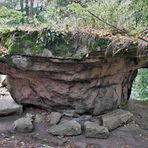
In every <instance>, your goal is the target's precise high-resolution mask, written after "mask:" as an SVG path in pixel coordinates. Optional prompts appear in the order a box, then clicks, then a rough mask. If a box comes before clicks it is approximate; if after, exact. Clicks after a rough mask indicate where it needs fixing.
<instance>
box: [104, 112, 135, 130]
mask: <svg viewBox="0 0 148 148" xmlns="http://www.w3.org/2000/svg"><path fill="white" fill-rule="evenodd" d="M132 117H133V114H132V113H130V112H129V111H124V110H121V109H117V110H114V111H112V112H110V113H107V114H104V115H103V116H102V123H103V126H105V127H106V128H108V130H113V129H115V128H117V127H119V126H121V125H122V124H125V123H127V122H128V121H131V120H132Z"/></svg>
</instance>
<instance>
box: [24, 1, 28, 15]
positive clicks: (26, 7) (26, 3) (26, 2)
mask: <svg viewBox="0 0 148 148" xmlns="http://www.w3.org/2000/svg"><path fill="white" fill-rule="evenodd" d="M25 9H26V15H27V16H29V5H28V0H25Z"/></svg>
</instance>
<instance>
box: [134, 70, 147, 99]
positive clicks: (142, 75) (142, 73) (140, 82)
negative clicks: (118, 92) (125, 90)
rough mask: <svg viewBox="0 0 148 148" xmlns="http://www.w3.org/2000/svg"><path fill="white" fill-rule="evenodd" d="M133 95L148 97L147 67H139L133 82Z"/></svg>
mask: <svg viewBox="0 0 148 148" xmlns="http://www.w3.org/2000/svg"><path fill="white" fill-rule="evenodd" d="M132 97H133V98H137V99H139V98H140V99H148V70H147V69H139V71H138V75H137V77H136V79H135V81H134V83H133V90H132Z"/></svg>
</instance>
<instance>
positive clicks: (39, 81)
mask: <svg viewBox="0 0 148 148" xmlns="http://www.w3.org/2000/svg"><path fill="white" fill-rule="evenodd" d="M44 31H45V33H43V34H42V35H47V36H48V37H49V42H48V43H47V44H48V46H47V47H49V49H47V52H48V50H49V51H50V50H51V52H52V55H51V56H52V57H45V55H44V54H43V53H44V51H45V50H44V49H45V47H44V46H43V45H45V42H42V43H41V45H42V46H41V48H42V49H41V53H39V54H36V53H34V54H31V55H26V54H25V51H26V44H25V42H27V41H28V39H31V41H32V42H29V43H30V45H28V46H29V47H28V48H29V49H30V50H31V49H32V48H33V47H34V48H35V47H36V45H35V44H34V43H36V42H35V41H38V35H40V34H39V33H38V31H37V30H36V31H32V32H27V33H26V31H21V30H20V31H13V32H12V33H10V34H9V35H10V38H12V37H13V39H16V40H14V41H15V43H14V46H13V47H12V48H13V53H14V54H12V55H9V54H8V55H6V56H3V57H1V58H0V67H1V68H0V73H3V74H6V75H8V79H7V81H8V86H7V87H8V88H9V91H10V93H11V95H12V97H13V98H14V99H15V101H16V102H19V103H22V104H33V105H36V106H39V107H42V108H45V109H47V110H54V111H59V110H75V112H76V113H79V114H84V113H89V114H93V115H100V114H102V113H104V112H106V111H109V110H113V109H116V108H118V107H119V106H121V105H123V104H126V103H127V101H128V99H129V96H130V92H131V87H132V82H133V80H134V78H135V77H136V74H137V69H138V68H140V67H148V58H147V57H148V44H144V45H143V43H141V42H140V43H139V42H137V44H134V43H133V41H132V40H131V39H127V38H126V37H122V38H121V39H116V38H115V39H114V37H113V38H111V37H110V36H109V37H100V36H99V35H94V34H88V33H81V32H78V33H75V34H66V33H64V34H63V35H64V36H63V37H64V38H61V37H62V35H61V34H62V33H60V34H59V32H57V33H56V32H52V31H49V30H47V29H45V30H43V32H44ZM48 31H49V32H48ZM24 34H25V35H26V36H28V37H27V39H26V36H25V39H26V40H27V41H22V40H20V39H19V38H18V36H19V37H24ZM52 35H57V36H56V37H54V39H55V40H56V41H53V40H52V39H51V38H50V37H51V36H52ZM31 37H32V38H31ZM21 39H22V38H21ZM59 40H60V42H59ZM18 41H20V42H19V47H20V48H19V50H18V49H15V47H16V46H15V44H17V43H18ZM86 43H87V44H86ZM101 43H103V44H101ZM141 46H142V48H140V47H141ZM39 47H40V46H39ZM28 48H27V49H28ZM34 48H33V49H34ZM81 49H82V52H81ZM98 49H99V51H98ZM20 51H21V53H18V52H20ZM31 51H32V52H33V50H31ZM78 53H80V54H81V56H80V55H79V54H78ZM17 54H18V55H17ZM42 54H43V55H42ZM48 56H50V53H49V54H48ZM77 56H78V57H79V56H80V57H79V58H78V57H77Z"/></svg>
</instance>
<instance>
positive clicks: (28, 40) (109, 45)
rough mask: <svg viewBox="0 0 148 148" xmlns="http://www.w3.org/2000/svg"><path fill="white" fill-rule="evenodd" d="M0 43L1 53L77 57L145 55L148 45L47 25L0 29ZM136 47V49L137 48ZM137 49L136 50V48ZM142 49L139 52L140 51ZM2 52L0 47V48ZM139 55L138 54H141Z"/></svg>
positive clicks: (117, 37)
mask: <svg viewBox="0 0 148 148" xmlns="http://www.w3.org/2000/svg"><path fill="white" fill-rule="evenodd" d="M0 43H1V44H2V45H3V47H5V48H3V49H5V54H11V55H13V54H19V55H29V56H41V57H62V58H76V59H81V58H83V57H85V56H89V55H91V54H95V55H97V56H101V57H103V56H106V55H114V56H117V55H120V56H123V55H124V56H125V55H130V56H137V55H147V54H148V44H147V43H145V42H142V41H141V42H139V41H136V42H135V41H134V40H133V39H130V38H128V37H125V36H121V35H118V36H117V35H116V36H111V35H109V34H108V35H107V34H106V35H99V34H95V33H89V32H82V31H75V32H72V31H65V32H63V31H54V30H50V29H47V28H43V29H39V30H37V29H33V30H29V31H28V30H23V29H15V30H12V31H7V32H0ZM139 47H140V48H139ZM139 49H140V50H139ZM141 49H142V51H141ZM0 52H1V54H3V53H4V52H3V50H1V51H0ZM140 52H141V53H142V54H141V53H140Z"/></svg>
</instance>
